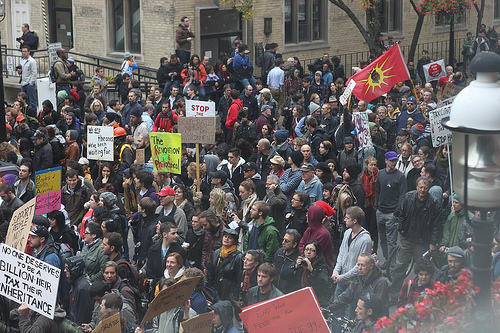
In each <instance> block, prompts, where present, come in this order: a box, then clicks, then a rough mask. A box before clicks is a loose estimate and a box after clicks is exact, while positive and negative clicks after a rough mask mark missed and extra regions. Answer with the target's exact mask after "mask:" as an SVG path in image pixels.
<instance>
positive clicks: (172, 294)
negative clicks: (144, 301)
mask: <svg viewBox="0 0 500 333" xmlns="http://www.w3.org/2000/svg"><path fill="white" fill-rule="evenodd" d="M199 279H200V277H193V278H186V279H183V280H181V281H179V282H177V283H175V284H173V285H171V286H170V287H167V289H164V290H162V291H160V293H159V294H158V295H156V297H155V299H154V300H153V301H152V302H151V304H150V305H149V308H148V311H147V312H146V314H145V315H144V318H143V319H142V322H141V325H140V326H141V327H144V324H145V323H146V322H148V321H150V320H151V319H153V318H154V317H156V316H159V315H160V314H162V313H163V312H165V311H167V310H170V309H174V308H177V307H179V306H182V305H184V303H185V302H186V300H187V299H189V297H191V295H192V294H193V290H194V288H195V287H196V284H197V283H198V280H199Z"/></svg>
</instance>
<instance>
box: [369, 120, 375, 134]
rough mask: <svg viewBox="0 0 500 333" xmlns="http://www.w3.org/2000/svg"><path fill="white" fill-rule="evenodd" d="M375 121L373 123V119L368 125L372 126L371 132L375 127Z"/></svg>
mask: <svg viewBox="0 0 500 333" xmlns="http://www.w3.org/2000/svg"><path fill="white" fill-rule="evenodd" d="M375 125H377V124H375V123H372V122H371V121H370V122H369V123H368V126H370V132H371V131H373V128H374V127H375Z"/></svg>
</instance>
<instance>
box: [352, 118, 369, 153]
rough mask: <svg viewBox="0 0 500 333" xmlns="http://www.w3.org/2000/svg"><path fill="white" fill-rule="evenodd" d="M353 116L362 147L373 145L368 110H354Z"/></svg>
mask: <svg viewBox="0 0 500 333" xmlns="http://www.w3.org/2000/svg"><path fill="white" fill-rule="evenodd" d="M352 117H353V119H354V125H355V126H356V133H357V135H358V140H359V146H360V147H361V148H364V147H371V146H373V144H372V136H371V134H370V125H369V124H368V112H366V111H365V112H354V113H353V115H352Z"/></svg>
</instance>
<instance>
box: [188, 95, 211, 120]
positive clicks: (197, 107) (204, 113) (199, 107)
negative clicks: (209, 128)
mask: <svg viewBox="0 0 500 333" xmlns="http://www.w3.org/2000/svg"><path fill="white" fill-rule="evenodd" d="M186 117H215V102H203V101H193V100H191V99H188V100H187V101H186Z"/></svg>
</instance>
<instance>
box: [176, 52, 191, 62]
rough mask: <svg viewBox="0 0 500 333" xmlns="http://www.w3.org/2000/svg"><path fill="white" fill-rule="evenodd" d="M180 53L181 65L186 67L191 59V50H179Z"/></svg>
mask: <svg viewBox="0 0 500 333" xmlns="http://www.w3.org/2000/svg"><path fill="white" fill-rule="evenodd" d="M178 52H179V60H180V61H181V64H183V65H185V64H187V63H188V62H189V60H190V59H189V58H191V50H178Z"/></svg>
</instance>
